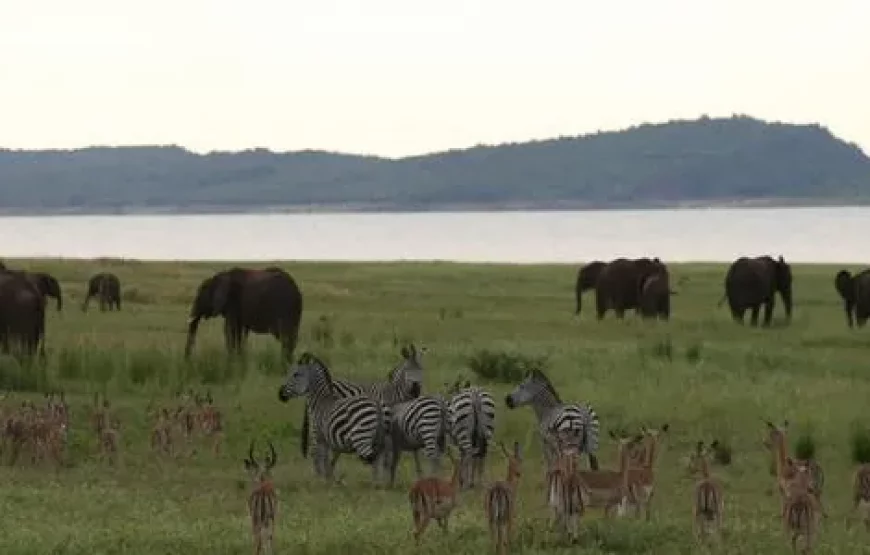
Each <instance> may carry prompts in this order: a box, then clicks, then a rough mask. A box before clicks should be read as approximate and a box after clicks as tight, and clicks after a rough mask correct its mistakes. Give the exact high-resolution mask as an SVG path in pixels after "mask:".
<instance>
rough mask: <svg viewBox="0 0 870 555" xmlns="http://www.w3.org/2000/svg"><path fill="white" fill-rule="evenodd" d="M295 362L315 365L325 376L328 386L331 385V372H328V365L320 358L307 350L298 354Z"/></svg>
mask: <svg viewBox="0 0 870 555" xmlns="http://www.w3.org/2000/svg"><path fill="white" fill-rule="evenodd" d="M297 364H300V365H304V366H317V367H318V368H319V369H320V370H321V371H322V372H323V375H324V376H325V377H326V382H327V383H328V384H329V387H333V381H332V374H331V373H330V372H329V367H328V366H327V365H326V363H325V362H323V361H322V360H321V359H319V358H318V357H316V356H315V355H313V354H312V353H309V352H307V351H306V352H304V353H302V355H300V356H299V360H298V362H297Z"/></svg>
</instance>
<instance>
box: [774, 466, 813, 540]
mask: <svg viewBox="0 0 870 555" xmlns="http://www.w3.org/2000/svg"><path fill="white" fill-rule="evenodd" d="M786 464H787V465H788V466H789V467H790V468H791V469H792V472H793V476H794V477H793V478H792V479H791V480H790V481H789V483H788V485H787V487H786V496H785V502H784V504H783V512H782V519H783V526H784V528H785V531H786V534H787V535H789V536H791V549H792V552H793V553H797V544H798V538H801V537H802V538H803V540H804V546H803V549H802V550H801V552H802V553H810V552H811V551H812V546H813V539H814V536H815V531H816V524H817V518H818V517H817V515H816V508H817V507H818V500H817V499H816V497H815V495H814V494H813V493H812V489H811V485H810V480H811V478H810V472H809V469H807V468H806V467H805V466H801V465H797V464H795V463H794V461H793V460H791V459H788V460H787V463H786Z"/></svg>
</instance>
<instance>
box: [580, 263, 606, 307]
mask: <svg viewBox="0 0 870 555" xmlns="http://www.w3.org/2000/svg"><path fill="white" fill-rule="evenodd" d="M605 266H607V263H606V262H602V261H601V260H593V261H592V262H589V263H588V264H584V265H583V266H582V267H581V268H580V270H579V271H578V272H577V283H576V285H575V287H574V293H575V295H576V297H577V306H576V309H575V310H574V314H580V309H581V308H582V307H583V293H585V292H586V291H588V290H590V289H595V284H596V283H598V276H599V275H600V274H601V270H603V269H604V267H605Z"/></svg>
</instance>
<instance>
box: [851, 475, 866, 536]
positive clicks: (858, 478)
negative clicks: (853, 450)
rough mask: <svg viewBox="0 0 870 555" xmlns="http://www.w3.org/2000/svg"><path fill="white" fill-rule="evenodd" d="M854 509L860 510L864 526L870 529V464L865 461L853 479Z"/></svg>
mask: <svg viewBox="0 0 870 555" xmlns="http://www.w3.org/2000/svg"><path fill="white" fill-rule="evenodd" d="M852 498H853V500H854V503H855V505H854V510H855V511H857V512H858V514H859V516H860V517H861V520H863V521H864V527H865V528H867V530H870V464H868V463H864V464H862V465H861V466H859V467H858V469H857V470H855V476H854V477H853V479H852Z"/></svg>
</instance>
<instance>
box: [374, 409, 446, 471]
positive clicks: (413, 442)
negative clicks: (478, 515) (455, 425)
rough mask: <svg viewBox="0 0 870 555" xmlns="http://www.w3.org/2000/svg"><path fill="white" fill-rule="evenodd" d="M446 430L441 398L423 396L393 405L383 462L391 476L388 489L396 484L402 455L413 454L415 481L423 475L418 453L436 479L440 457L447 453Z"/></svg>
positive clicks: (444, 410)
mask: <svg viewBox="0 0 870 555" xmlns="http://www.w3.org/2000/svg"><path fill="white" fill-rule="evenodd" d="M447 427H448V422H447V403H446V402H445V401H444V399H443V398H442V397H441V396H440V395H437V396H436V395H425V396H423V397H417V398H416V399H412V400H410V401H405V402H404V403H399V404H396V405H393V407H392V420H391V422H390V435H389V439H390V441H389V442H388V443H389V448H390V452H389V453H388V455H389V456H388V457H387V460H386V461H385V465H386V466H387V467H388V470H389V473H390V486H393V485H394V484H395V482H396V469H397V468H398V466H399V459H400V458H401V454H402V451H412V452H413V453H414V467H415V469H416V470H417V478H420V477H422V475H423V469H422V467H421V465H420V450H421V449H422V450H423V454H424V455H425V456H426V458H427V459H429V464H430V471H431V475H433V476H437V475H438V473H439V471H440V470H441V456H442V455H443V454H444V453H445V452H446V450H447V431H448V430H447Z"/></svg>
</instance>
